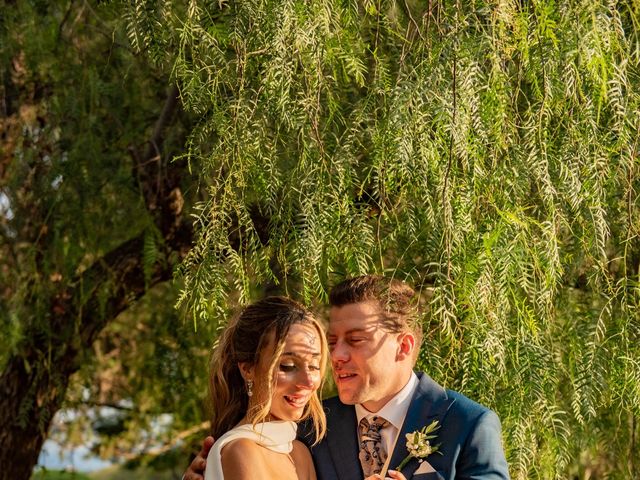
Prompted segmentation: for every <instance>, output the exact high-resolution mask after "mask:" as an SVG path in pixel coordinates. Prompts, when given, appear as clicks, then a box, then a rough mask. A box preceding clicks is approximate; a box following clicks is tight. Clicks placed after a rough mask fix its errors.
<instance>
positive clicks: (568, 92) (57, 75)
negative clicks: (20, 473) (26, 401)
mask: <svg viewBox="0 0 640 480" xmlns="http://www.w3.org/2000/svg"><path fill="white" fill-rule="evenodd" d="M15 3H16V8H15V9H10V10H9V11H8V12H7V13H6V15H5V16H3V17H1V18H0V28H1V34H2V38H1V43H0V44H1V45H2V48H1V49H0V58H2V61H3V65H6V68H3V70H2V77H1V79H2V83H3V85H2V95H4V96H5V97H9V96H11V95H9V93H11V92H9V87H11V88H14V89H17V90H18V94H16V95H13V96H14V97H16V98H14V99H13V100H12V102H13V103H11V104H10V105H9V106H10V107H12V108H13V111H11V112H8V114H10V115H8V117H7V118H9V117H11V118H14V121H13V122H14V123H11V122H9V120H7V119H3V120H2V122H3V127H6V131H7V132H8V134H7V136H6V137H3V139H2V149H3V150H2V151H1V152H0V153H2V157H0V167H1V168H0V180H1V181H2V183H1V184H0V187H1V188H2V190H1V192H0V193H2V194H4V195H6V196H7V198H8V202H9V205H10V207H11V211H12V215H9V214H8V213H7V212H6V206H5V204H0V213H1V215H0V228H1V232H2V237H0V241H1V243H0V262H1V265H0V267H2V268H0V281H1V282H2V285H3V288H2V291H1V292H0V306H1V307H3V308H0V322H1V323H0V325H1V330H2V332H3V335H1V336H0V346H2V347H3V348H2V353H1V354H0V364H3V363H4V362H5V360H6V358H8V356H9V355H11V354H12V353H15V352H16V351H18V349H19V348H20V347H21V346H24V343H25V342H27V345H28V340H29V339H25V338H24V337H23V335H24V332H25V331H31V330H29V329H31V328H32V327H33V326H34V325H35V326H36V327H38V329H39V330H38V331H39V333H40V334H41V335H43V336H45V337H46V338H49V337H47V336H51V348H50V349H49V350H48V351H42V352H39V353H40V354H41V357H40V362H41V363H43V364H46V365H47V368H49V369H52V368H53V365H51V351H55V349H56V343H55V338H54V337H53V336H52V332H50V331H49V324H48V321H49V319H50V311H51V309H52V305H51V303H50V302H47V301H46V299H50V298H52V297H54V298H55V293H56V292H57V291H58V290H59V288H60V286H59V284H60V282H66V281H69V279H71V278H73V277H74V274H76V273H77V272H82V271H83V270H84V269H86V268H87V266H88V265H90V264H91V263H92V262H93V261H95V260H96V259H98V258H102V256H103V255H104V254H105V253H106V252H109V251H110V249H112V248H114V246H116V245H119V244H120V243H121V242H123V241H125V240H127V239H129V238H132V237H133V236H136V235H139V234H143V235H144V242H143V247H142V249H143V251H142V252H141V253H142V258H143V266H144V273H145V277H146V281H147V282H149V279H150V278H151V275H152V272H153V268H154V265H157V264H159V263H163V262H171V261H172V259H171V258H169V256H167V255H166V252H165V251H164V248H163V245H164V242H165V241H166V239H164V238H162V236H161V235H159V232H158V230H157V228H156V225H157V224H154V222H153V220H152V218H151V217H152V216H153V215H152V212H150V211H149V210H148V209H147V208H145V205H143V204H142V203H143V201H142V199H141V198H140V190H139V189H138V188H136V187H137V185H136V182H139V181H140V179H139V178H135V176H134V178H135V179H134V180H133V181H132V176H131V171H132V167H133V163H134V162H133V159H132V157H135V154H136V152H138V153H139V151H140V150H142V149H143V148H144V147H143V145H142V144H141V142H143V141H144V139H146V138H148V137H149V131H150V129H151V127H152V125H153V120H154V119H155V118H156V116H157V113H158V109H159V107H158V105H159V104H160V103H161V102H162V101H163V100H162V98H163V96H164V91H165V87H166V85H167V83H168V81H169V79H170V80H171V81H174V82H176V83H177V84H178V86H179V89H180V99H181V102H182V105H183V107H184V108H185V110H186V112H187V113H186V115H185V116H187V117H188V118H187V119H186V120H185V121H184V122H183V123H181V125H180V127H179V128H176V129H175V130H176V131H174V132H172V133H170V134H169V137H170V138H169V145H170V146H169V147H167V149H170V150H171V152H173V153H175V152H177V151H180V152H182V153H181V155H179V156H178V157H177V158H176V160H180V159H185V160H187V161H188V165H189V168H190V171H191V172H192V173H193V174H194V175H197V177H198V182H199V183H198V185H188V186H187V187H186V188H185V189H184V191H185V192H187V191H189V192H190V193H191V194H192V195H193V196H195V195H196V194H197V195H199V196H200V197H199V198H200V199H201V201H200V203H198V204H197V205H196V206H195V208H194V209H193V210H191V211H190V213H192V214H193V215H194V218H195V221H196V227H197V241H196V243H195V245H194V247H193V249H192V250H191V251H190V253H189V255H188V257H187V259H186V261H185V262H184V263H183V264H182V267H181V269H180V272H179V273H180V275H181V277H182V280H183V282H184V284H183V285H182V291H181V293H180V294H179V295H176V294H175V292H174V291H169V290H170V289H168V290H162V293H161V294H160V295H164V297H163V298H164V300H165V301H160V300H159V299H158V297H156V296H154V295H153V294H152V295H150V297H149V299H148V300H147V302H146V303H143V304H141V307H140V310H134V311H133V312H135V315H134V314H126V315H125V316H123V317H122V318H119V319H118V320H117V321H116V322H114V323H113V325H112V326H111V327H109V329H108V330H107V331H106V333H105V336H104V337H102V338H101V339H100V342H99V345H97V346H96V349H97V351H98V353H100V352H102V353H105V352H114V351H118V352H122V353H123V357H124V358H125V359H126V360H125V361H122V362H120V360H119V359H117V358H116V359H115V360H113V364H111V365H109V363H110V362H111V360H110V358H111V357H109V356H108V355H104V356H103V357H101V358H100V355H97V356H98V357H99V358H98V361H97V363H93V362H92V361H90V358H91V356H90V354H91V352H87V356H86V365H85V366H84V368H83V369H82V372H81V375H79V376H78V377H77V378H76V379H74V380H75V383H74V386H73V387H72V389H71V392H70V395H69V398H68V401H69V405H70V406H74V407H76V408H82V402H87V400H86V398H85V397H83V391H84V390H83V388H82V385H83V384H84V383H85V382H86V380H85V379H87V378H91V379H95V378H99V377H100V376H101V375H104V370H103V369H108V368H109V367H111V368H113V369H114V370H113V371H116V372H118V377H119V378H122V379H123V381H122V382H121V383H120V384H118V385H116V386H115V387H114V388H112V389H111V390H105V389H102V388H97V387H91V388H89V389H88V391H89V393H90V400H92V401H96V402H97V401H100V400H101V397H100V396H101V395H105V396H106V397H105V398H107V399H108V400H109V401H113V402H117V401H119V400H121V399H130V400H131V399H133V403H134V404H135V409H134V411H133V412H129V413H128V416H127V419H128V422H129V423H128V425H129V426H130V429H128V428H126V427H125V428H124V430H122V432H121V434H120V436H116V437H112V438H111V439H109V440H108V441H107V442H106V443H105V445H106V447H105V448H107V450H108V451H109V452H116V451H119V449H124V448H125V445H129V446H131V445H136V444H137V442H138V441H139V440H140V438H139V437H140V435H141V434H140V432H141V431H142V432H145V431H146V429H148V428H149V426H150V425H151V422H152V420H153V418H154V416H156V415H159V414H161V413H164V412H168V411H171V412H172V413H174V415H175V419H176V420H175V421H176V424H175V429H176V430H171V431H168V432H165V434H166V437H163V439H165V440H166V441H169V439H170V438H171V436H172V435H173V434H175V433H176V431H177V430H179V429H181V428H185V427H187V426H189V425H192V424H193V423H197V422H198V421H199V420H200V419H201V415H202V413H201V411H202V409H201V399H202V397H203V396H204V395H206V394H205V392H204V385H203V383H204V380H205V379H204V377H203V369H204V366H203V365H204V360H205V358H206V354H205V352H206V348H207V343H208V342H210V341H211V338H212V337H214V336H215V332H216V331H217V328H218V326H219V325H221V324H224V321H225V319H226V318H228V310H229V306H230V305H233V304H235V303H245V302H247V301H248V300H250V299H252V298H255V297H257V296H260V295H262V294H263V292H264V290H265V288H267V287H268V288H270V289H272V288H274V285H275V288H278V289H280V290H281V291H284V292H286V293H288V294H290V295H292V296H295V297H298V298H301V299H303V300H304V301H307V302H309V303H312V304H316V305H320V304H321V303H322V302H323V301H324V300H325V299H326V292H327V289H328V287H329V286H330V285H331V284H333V283H335V282H336V281H337V280H339V279H341V278H342V277H343V276H346V275H353V274H358V273H365V272H383V273H385V274H387V275H395V276H397V277H399V278H402V279H407V280H409V281H410V282H411V283H413V284H414V285H416V287H417V288H418V289H419V290H420V291H421V292H422V293H423V294H424V295H423V297H424V301H425V303H428V306H429V307H430V312H429V314H428V315H425V321H424V325H425V331H426V333H427V335H426V340H425V344H424V345H423V348H422V351H421V356H420V360H419V365H420V367H421V368H424V369H425V370H426V371H427V372H429V373H430V374H431V375H432V376H433V377H434V378H436V380H438V381H439V382H441V383H443V384H446V385H447V386H448V387H451V388H454V389H458V390H460V391H462V392H463V393H465V394H467V395H469V396H471V397H472V398H474V399H477V400H478V401H481V402H483V403H485V404H487V405H490V406H491V407H492V408H494V409H495V410H496V411H497V412H498V413H499V415H500V417H501V419H502V422H503V430H504V443H505V448H506V451H507V455H508V460H509V463H510V468H511V473H512V476H513V478H515V479H525V478H532V479H536V478H540V479H542V478H544V479H551V478H569V477H578V478H613V479H616V478H620V479H626V478H635V477H637V476H638V475H639V473H638V471H639V468H640V465H638V460H637V459H638V455H637V449H638V446H637V438H636V437H637V433H636V432H637V428H638V427H637V423H638V419H639V417H640V400H639V399H640V361H639V360H638V359H639V358H640V351H639V348H640V347H638V345H640V342H639V340H640V321H639V320H640V314H639V307H640V286H639V282H640V277H639V272H638V270H639V267H640V242H639V241H638V238H639V233H640V232H639V230H638V226H639V225H640V213H639V212H640V209H638V191H639V189H640V184H639V183H640V181H639V175H638V172H639V162H638V138H639V137H640V135H639V133H640V115H639V113H640V108H639V107H640V105H639V103H640V94H639V92H640V69H639V64H640V61H639V60H640V50H639V45H640V38H639V25H640V22H639V18H640V15H639V14H640V11H639V10H640V5H639V4H638V2H637V1H635V0H628V1H603V0H589V1H586V0H583V1H572V2H570V1H566V0H563V1H556V2H552V1H543V0H534V1H531V2H516V1H513V0H506V1H501V2H490V1H481V0H474V1H470V2H443V1H432V2H418V1H415V0H407V1H401V2H395V1H386V0H380V1H376V2H373V1H368V0H366V1H361V2H360V1H354V0H351V1H337V0H304V1H303V0H285V1H282V0H279V1H276V0H238V1H233V2H227V1H220V2H202V1H195V0H194V1H190V2H168V1H155V2H154V1H151V0H135V1H131V2H129V1H127V2H124V1H118V0H114V1H111V2H66V1H65V2H62V1H59V2H36V1H18V2H15ZM76 3H77V4H76ZM80 4H82V5H80ZM3 14H4V11H3ZM169 72H170V73H169ZM7 92H9V93H7ZM14 93H15V92H14ZM3 98H4V97H3ZM5 103H6V102H5ZM9 110H11V108H9ZM15 118H17V120H15ZM183 126H184V128H183ZM184 131H187V132H188V137H187V139H186V142H183V139H182V138H181V135H182V134H183V132H184ZM141 139H142V140H141ZM183 144H185V145H186V146H185V147H184V148H182V145H183ZM162 153H163V154H166V153H167V152H164V151H163V152H162ZM59 179H62V181H61V182H60V180H59ZM196 190H197V193H196ZM186 208H189V206H187V207H186ZM9 217H11V218H9ZM115 285H117V281H116V279H112V281H111V283H110V284H109V285H108V286H106V287H104V286H103V287H102V288H104V290H105V293H104V298H105V299H106V298H107V297H108V295H109V292H110V291H111V290H112V289H113V288H115ZM86 288H87V290H86V291H87V292H88V293H90V292H91V291H92V289H93V288H96V287H95V286H94V285H87V286H86ZM158 292H160V291H158ZM82 300H83V299H80V300H79V302H80V304H82ZM174 303H177V304H178V305H180V306H181V307H184V308H185V310H188V311H190V312H192V313H193V321H194V324H195V326H196V328H197V330H196V332H195V333H193V330H192V329H191V322H188V323H186V324H185V323H181V321H180V320H177V319H176V315H177V314H176V313H175V312H173V313H168V312H171V310H170V308H169V307H168V306H167V305H169V304H174ZM4 307H6V308H4ZM53 307H55V305H54V306H53ZM5 312H6V313H5ZM70 328H75V326H74V325H71V326H70ZM81 333H82V332H79V333H78V335H80V334H81ZM147 341H148V342H149V343H144V342H147ZM129 344H136V345H138V347H137V348H136V349H132V350H131V351H130V352H128V353H127V352H125V349H123V348H122V347H123V346H124V345H129ZM195 358H197V360H195ZM196 364H197V365H200V367H196ZM34 368H35V366H34ZM197 368H200V369H202V370H199V372H197V371H196V369H197ZM140 371H144V372H145V374H146V375H145V376H143V377H142V378H140V375H137V376H136V373H137V372H140ZM100 372H102V373H100ZM116 387H117V388H116ZM109 395H111V397H109ZM105 398H102V400H105ZM185 399H186V400H185ZM105 401H106V400H105ZM28 408H31V407H30V406H29V405H26V406H25V411H28ZM25 421H28V415H25ZM142 435H144V434H142Z"/></svg>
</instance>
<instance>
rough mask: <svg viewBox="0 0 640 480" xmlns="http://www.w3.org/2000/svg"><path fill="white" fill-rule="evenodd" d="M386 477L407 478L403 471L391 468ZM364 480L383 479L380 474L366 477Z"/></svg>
mask: <svg viewBox="0 0 640 480" xmlns="http://www.w3.org/2000/svg"><path fill="white" fill-rule="evenodd" d="M385 478H392V479H393V480H407V477H405V476H404V475H403V474H402V473H401V472H398V471H397V470H389V471H388V472H387V476H386V477H385ZM364 480H383V479H382V477H381V476H380V475H377V474H376V475H371V476H370V477H367V478H365V479H364Z"/></svg>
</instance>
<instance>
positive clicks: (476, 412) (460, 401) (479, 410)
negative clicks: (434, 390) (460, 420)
mask: <svg viewBox="0 0 640 480" xmlns="http://www.w3.org/2000/svg"><path fill="white" fill-rule="evenodd" d="M445 391H446V392H447V396H448V397H449V398H451V399H452V400H454V403H453V405H452V408H454V409H455V410H456V411H458V412H463V413H465V414H466V415H468V416H470V417H479V416H482V415H484V414H486V413H487V412H490V411H491V409H489V408H488V407H485V406H484V405H482V404H480V403H478V402H476V401H475V400H471V399H470V398H469V397H467V396H466V395H463V394H462V393H460V392H456V391H455V390H449V389H446V390H445Z"/></svg>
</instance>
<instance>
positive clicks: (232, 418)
mask: <svg viewBox="0 0 640 480" xmlns="http://www.w3.org/2000/svg"><path fill="white" fill-rule="evenodd" d="M295 324H305V325H310V326H312V327H313V328H314V329H315V330H316V332H317V334H318V337H319V339H320V378H321V382H322V381H323V380H324V375H325V372H326V367H327V350H328V349H327V341H326V338H325V335H324V331H323V329H322V326H321V325H320V323H319V322H318V321H317V320H316V319H315V317H314V316H313V314H312V313H311V312H310V311H309V310H307V309H306V308H305V307H304V306H303V305H301V304H300V303H298V302H296V301H294V300H291V299H290V298H287V297H266V298H264V299H262V300H259V301H257V302H255V303H253V304H251V305H249V306H247V307H245V308H244V310H242V312H241V313H240V315H238V316H237V317H236V318H235V319H233V320H232V321H231V322H230V323H229V326H228V327H227V328H226V329H225V330H224V332H223V333H222V335H221V337H220V341H219V343H218V345H217V347H216V348H215V351H214V353H213V357H212V361H211V377H210V378H211V382H210V388H211V403H212V407H213V412H212V418H211V433H212V435H213V436H214V438H216V439H217V438H220V436H221V435H222V434H223V433H225V432H227V431H229V430H231V429H232V428H233V427H235V426H236V425H237V424H238V422H239V421H240V420H241V419H242V418H243V417H244V416H245V415H246V416H247V419H248V420H249V422H251V423H252V424H253V425H255V424H257V423H259V422H263V421H266V420H267V418H268V416H269V411H270V410H271V396H272V390H273V385H274V372H275V369H276V368H277V363H278V361H279V359H280V355H281V354H282V352H283V350H284V344H285V339H286V337H287V334H288V333H289V329H290V328H291V326H292V325H295ZM272 340H273V345H274V351H273V356H272V358H271V361H270V362H269V368H268V375H267V378H266V379H259V378H256V382H255V385H254V392H255V393H256V394H257V395H256V396H257V397H259V398H264V399H265V401H264V402H262V403H258V404H255V405H252V407H251V409H249V397H248V396H247V391H246V386H245V382H244V379H243V377H242V375H241V374H240V369H239V367H238V364H239V363H244V362H246V363H248V364H249V365H256V364H257V363H258V360H259V358H260V355H261V353H262V351H263V350H264V349H265V348H267V347H268V346H269V345H271V344H272V343H271V342H272ZM321 390H322V385H320V387H319V388H318V389H317V390H316V391H315V392H314V393H313V395H312V396H311V400H309V403H307V405H306V406H305V408H304V410H303V414H302V417H301V418H300V420H304V419H306V418H310V419H311V421H312V422H313V426H314V431H315V443H318V442H319V441H320V439H321V438H322V437H323V436H324V434H325V431H326V428H327V423H326V418H325V415H324V411H323V409H322V403H321V402H320V399H319V397H318V392H319V391H321Z"/></svg>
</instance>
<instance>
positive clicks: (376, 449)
mask: <svg viewBox="0 0 640 480" xmlns="http://www.w3.org/2000/svg"><path fill="white" fill-rule="evenodd" d="M414 296H415V294H414V291H413V290H412V289H411V288H410V287H409V286H408V285H407V284H406V283H404V282H401V281H399V280H395V279H388V278H385V277H381V276H374V275H365V276H361V277H356V278H352V279H348V280H345V281H343V282H342V283H340V284H338V285H336V286H335V287H334V288H333V289H332V290H331V292H330V294H329V302H330V305H331V310H330V315H329V329H328V333H327V338H328V342H329V350H330V352H331V365H332V367H333V377H334V380H335V382H336V386H337V389H338V398H335V397H334V398H330V399H328V400H326V401H325V402H324V407H325V412H326V414H327V435H326V436H325V438H324V439H323V440H322V441H321V442H320V443H319V444H318V445H315V446H311V445H310V442H309V441H308V439H309V438H311V436H309V435H308V433H309V432H308V431H305V429H304V428H300V431H299V437H300V440H302V441H304V442H305V443H307V444H309V445H308V446H309V447H310V449H311V453H312V455H313V461H314V464H315V468H316V473H317V476H318V479H319V480H334V479H339V480H362V479H363V478H364V477H366V476H368V475H371V474H373V473H379V472H380V470H385V468H386V467H388V468H389V469H396V468H397V467H398V466H399V465H400V464H401V463H403V460H404V459H405V458H406V457H407V456H408V451H407V446H406V437H405V435H406V434H408V433H413V432H415V431H417V430H420V429H422V428H423V427H426V426H428V425H430V424H432V422H437V423H436V426H437V430H435V432H433V435H436V438H434V439H432V440H431V444H432V445H439V446H438V452H436V453H432V454H430V455H428V456H427V457H426V458H424V459H420V460H422V461H420V460H419V459H416V458H411V459H410V460H409V461H408V462H406V463H405V464H404V466H403V468H402V469H401V471H402V473H403V474H404V476H405V477H406V478H407V479H410V478H413V479H415V480H419V479H423V480H436V479H445V480H453V479H483V480H504V479H508V478H509V472H508V468H507V462H506V460H505V456H504V452H503V449H502V442H501V433H500V421H499V419H498V417H497V416H496V414H495V413H494V412H492V411H491V410H489V409H487V408H485V407H483V406H482V405H479V404H477V403H475V402H473V401H472V400H469V399H468V398H467V397H465V396H463V395H461V394H459V393H456V392H453V391H451V390H445V389H444V388H442V387H441V386H440V385H438V384H437V383H435V382H434V381H433V380H432V379H431V378H430V377H429V376H428V375H426V374H424V373H417V374H416V373H414V371H413V367H414V365H415V362H416V359H417V356H418V352H419V350H420V343H421V340H422V329H421V325H420V322H419V319H418V315H417V312H416V307H415V298H414ZM209 448H210V440H209V441H207V442H205V446H204V447H203V450H202V451H201V452H200V454H199V455H198V456H197V457H196V458H195V459H194V460H193V462H192V463H191V465H190V467H189V469H188V470H187V471H186V472H185V476H184V477H183V478H184V479H185V480H202V476H201V474H202V472H203V470H204V459H205V458H206V456H207V453H208V449H209Z"/></svg>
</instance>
